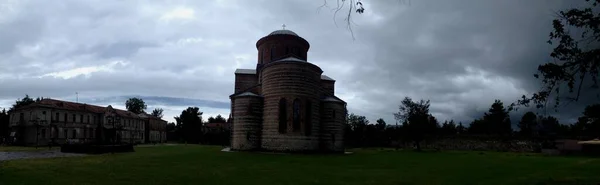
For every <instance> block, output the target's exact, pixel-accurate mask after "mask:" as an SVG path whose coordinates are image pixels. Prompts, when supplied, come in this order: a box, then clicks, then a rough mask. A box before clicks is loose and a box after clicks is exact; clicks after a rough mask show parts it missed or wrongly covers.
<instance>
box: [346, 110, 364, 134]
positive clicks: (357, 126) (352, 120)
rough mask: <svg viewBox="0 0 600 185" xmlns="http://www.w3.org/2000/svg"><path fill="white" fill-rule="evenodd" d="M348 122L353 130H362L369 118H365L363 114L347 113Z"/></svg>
mask: <svg viewBox="0 0 600 185" xmlns="http://www.w3.org/2000/svg"><path fill="white" fill-rule="evenodd" d="M348 124H349V125H350V127H351V128H352V130H353V131H363V130H364V128H365V127H366V126H367V125H368V124H369V120H367V118H366V117H365V116H360V115H356V114H354V113H351V114H350V115H348Z"/></svg>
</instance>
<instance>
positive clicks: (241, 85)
mask: <svg viewBox="0 0 600 185" xmlns="http://www.w3.org/2000/svg"><path fill="white" fill-rule="evenodd" d="M257 84H258V78H257V77H256V75H255V74H235V89H234V91H235V93H239V92H241V91H244V90H246V89H248V88H251V87H253V86H255V85H257ZM253 93H258V92H253Z"/></svg>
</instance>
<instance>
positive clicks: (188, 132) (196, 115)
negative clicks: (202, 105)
mask: <svg viewBox="0 0 600 185" xmlns="http://www.w3.org/2000/svg"><path fill="white" fill-rule="evenodd" d="M175 121H177V125H180V124H181V130H182V133H181V134H182V135H181V136H182V137H183V140H184V141H186V142H189V143H199V142H200V141H201V139H202V138H201V136H202V112H200V109H199V108H198V107H188V108H187V109H185V110H183V111H182V112H181V115H179V116H176V117H175Z"/></svg>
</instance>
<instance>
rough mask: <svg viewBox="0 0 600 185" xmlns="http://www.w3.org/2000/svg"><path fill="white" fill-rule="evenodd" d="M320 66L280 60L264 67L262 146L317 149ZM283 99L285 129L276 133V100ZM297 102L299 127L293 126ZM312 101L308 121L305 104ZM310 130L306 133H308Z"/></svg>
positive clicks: (287, 148)
mask: <svg viewBox="0 0 600 185" xmlns="http://www.w3.org/2000/svg"><path fill="white" fill-rule="evenodd" d="M321 73H322V71H321V69H320V68H318V67H317V66H315V65H312V64H310V63H305V62H281V63H273V64H272V65H268V66H266V67H265V68H264V69H263V71H262V73H261V75H262V78H263V81H262V93H263V96H264V102H265V104H264V109H265V112H264V116H263V138H262V148H263V149H267V150H275V151H307V150H317V149H318V148H319V140H318V133H319V121H320V120H319V117H320V116H319V110H320V104H319V99H318V98H319V97H320V96H319V95H320V91H319V89H320V88H319V87H320V78H321ZM282 98H285V100H286V114H287V120H286V125H287V130H286V131H285V133H279V101H280V100H281V99H282ZM296 99H298V101H299V105H300V106H299V117H300V129H294V125H293V103H294V100H296ZM309 101H310V102H311V104H312V106H311V107H312V108H311V109H310V110H311V112H312V114H310V117H311V121H310V124H307V120H306V117H307V114H306V111H307V109H306V105H307V102H309ZM307 132H309V133H307Z"/></svg>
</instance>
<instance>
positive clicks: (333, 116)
mask: <svg viewBox="0 0 600 185" xmlns="http://www.w3.org/2000/svg"><path fill="white" fill-rule="evenodd" d="M331 117H332V118H333V119H335V110H333V115H331Z"/></svg>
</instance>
